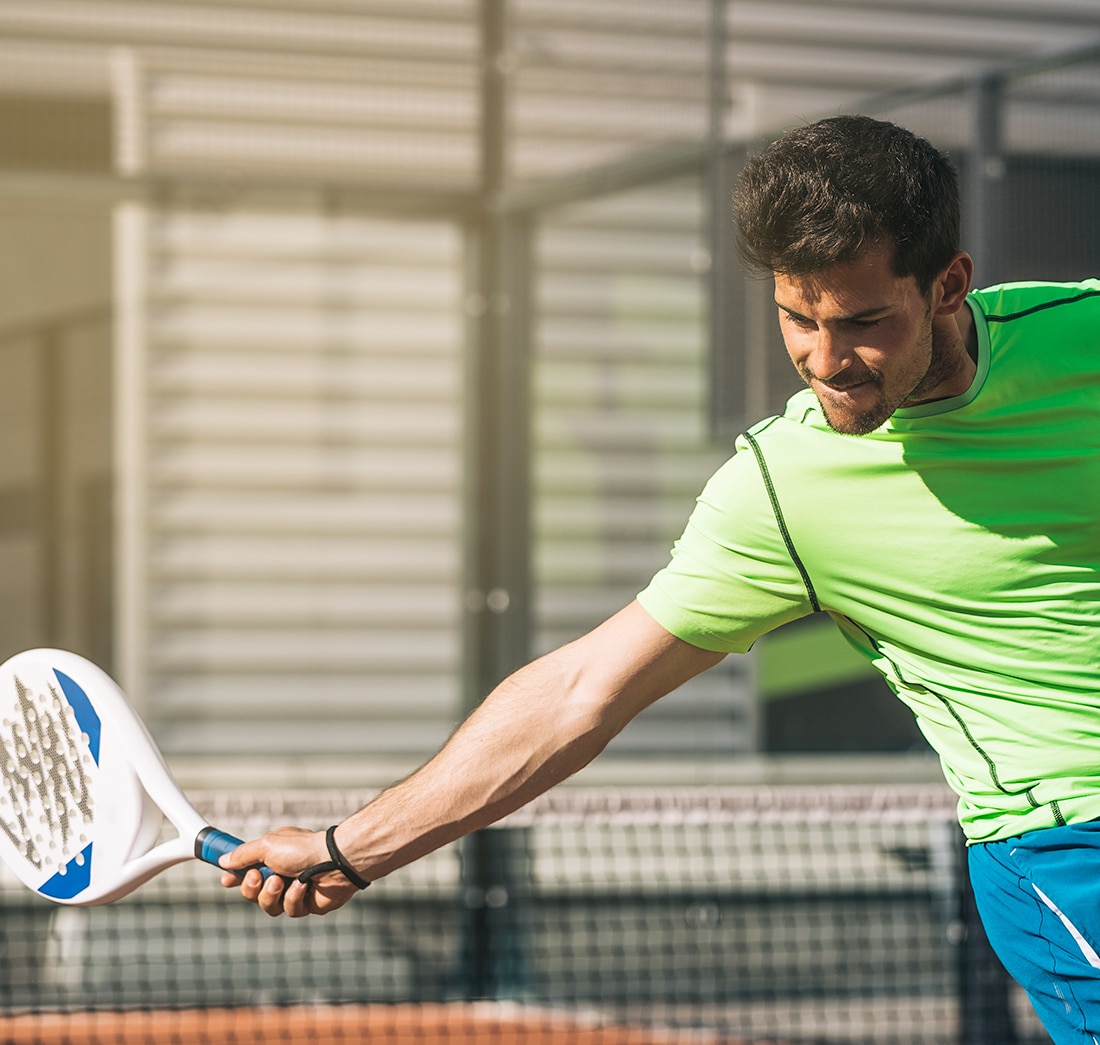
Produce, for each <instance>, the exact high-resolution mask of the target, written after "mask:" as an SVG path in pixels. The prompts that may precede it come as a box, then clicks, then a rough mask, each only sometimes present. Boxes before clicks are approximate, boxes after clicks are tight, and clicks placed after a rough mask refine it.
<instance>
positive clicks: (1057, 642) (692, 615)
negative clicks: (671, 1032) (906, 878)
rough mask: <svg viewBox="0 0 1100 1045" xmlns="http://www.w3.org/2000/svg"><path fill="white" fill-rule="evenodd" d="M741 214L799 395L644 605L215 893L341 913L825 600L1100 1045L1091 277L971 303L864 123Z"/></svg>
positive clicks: (803, 144) (1085, 1030) (993, 911)
mask: <svg viewBox="0 0 1100 1045" xmlns="http://www.w3.org/2000/svg"><path fill="white" fill-rule="evenodd" d="M736 204H737V212H738V223H739V230H740V234H741V245H742V252H743V256H744V257H745V259H746V260H747V261H748V262H749V263H750V264H751V265H752V266H753V267H755V268H757V269H762V270H764V271H766V272H769V273H771V274H772V276H773V278H774V281H775V300H776V304H777V308H778V317H779V323H780V327H781V329H782V333H783V338H784V341H785V343H786V347H787V350H788V352H789V354H790V356H791V359H792V361H793V363H794V365H795V366H796V367H797V369H798V371H799V373H800V374H801V375H802V377H803V379H804V380H805V382H806V384H807V385H808V386H809V387H808V389H805V390H803V391H802V392H800V393H798V394H797V395H795V396H793V397H792V398H791V400H790V402H789V403H788V406H787V409H786V411H785V413H784V415H783V416H782V417H773V418H768V419H766V420H764V421H762V422H761V423H759V424H757V425H756V426H755V427H753V428H751V429H750V430H749V431H748V432H746V433H745V435H744V436H743V437H742V438H741V439H740V440H739V442H738V452H737V453H736V454H735V455H734V456H733V458H731V459H730V461H729V462H727V463H726V465H724V466H723V467H722V468H721V469H720V470H719V471H718V472H717V473H716V475H715V476H714V477H713V478H712V479H711V481H710V482H709V483H708V484H707V487H706V489H705V490H704V492H703V494H702V495H701V497H700V499H699V502H698V505H697V507H696V509H695V511H694V513H693V514H692V516H691V519H690V520H689V522H688V525H687V529H686V530H685V532H684V534H683V536H682V537H681V539H680V540H679V541H678V542H677V545H676V548H675V549H674V552H673V557H672V560H671V562H670V563H669V565H668V566H667V567H666V568H665V569H664V570H662V571H661V572H660V573H658V574H657V576H656V577H654V578H653V580H652V581H651V583H650V584H649V586H648V587H647V588H646V589H645V590H644V591H643V592H642V593H641V594H640V595H639V596H638V599H637V600H636V601H635V602H633V603H632V604H631V605H629V606H627V607H626V608H625V609H623V610H621V611H620V612H619V613H618V614H616V615H615V616H614V617H612V618H611V619H610V620H608V621H607V622H605V623H604V624H602V625H601V626H600V627H598V628H596V629H595V630H594V631H592V632H591V633H589V634H588V635H586V636H584V637H582V638H580V639H578V640H577V641H575V642H573V643H571V644H569V645H566V646H564V647H562V648H561V649H559V650H557V651H556V652H553V653H551V654H549V655H547V656H545V657H543V658H541V659H539V660H537V661H535V662H534V663H532V664H530V665H528V666H527V667H525V668H523V669H521V670H520V671H518V672H517V673H516V674H515V675H513V676H512V677H511V678H509V679H507V680H506V681H505V682H503V683H502V684H501V685H500V686H499V687H498V688H497V689H496V690H495V691H494V692H493V693H492V694H490V695H489V697H488V698H487V699H486V700H485V702H484V703H483V704H482V705H481V707H479V708H478V709H477V710H476V711H475V712H474V713H473V714H472V715H471V716H470V717H469V719H468V720H467V721H466V722H465V723H464V724H463V725H462V726H461V727H460V728H459V730H458V731H457V732H456V733H455V735H454V736H453V737H452V738H451V740H450V741H449V742H448V743H447V744H446V745H445V746H444V747H443V749H442V750H441V751H440V752H439V754H438V755H436V757H435V758H434V759H432V760H431V761H430V762H428V763H427V765H425V766H424V767H423V768H421V769H420V770H418V771H417V772H416V773H414V774H413V775H412V776H410V777H409V778H408V779H406V780H405V781H403V782H401V783H400V784H397V785H395V786H394V787H392V788H390V789H389V790H388V791H386V792H384V793H383V794H382V795H381V796H379V797H378V798H377V799H376V800H375V801H373V802H372V803H371V804H369V805H368V806H366V807H365V808H364V809H362V810H360V811H359V812H357V813H355V814H353V815H352V816H350V817H349V818H348V819H347V820H345V821H344V822H343V823H341V824H339V825H337V826H336V827H335V828H334V829H332V830H331V831H329V832H328V835H327V837H326V836H325V835H323V834H314V833H312V832H307V831H301V830H299V829H293V828H289V829H284V830H282V831H279V832H275V833H273V834H270V835H267V836H265V837H263V838H261V839H258V840H257V841H254V842H250V843H247V844H246V845H244V846H242V847H241V848H240V849H239V850H238V851H237V852H236V853H234V854H232V855H231V856H230V857H227V858H225V859H224V860H223V865H224V866H225V867H227V868H245V867H248V866H249V865H251V864H254V863H259V862H264V863H266V864H268V865H269V866H270V867H272V868H274V869H275V870H277V871H279V872H281V873H282V874H284V875H286V876H288V877H290V876H295V875H298V874H300V873H301V872H303V871H305V872H306V873H305V875H304V877H305V879H306V881H299V880H292V881H291V882H290V884H286V883H285V882H284V881H283V880H282V879H280V878H279V877H272V878H271V879H269V880H268V882H267V883H266V884H265V885H262V887H261V882H260V877H259V875H258V873H257V872H255V871H253V872H251V873H249V874H248V875H246V876H245V878H244V880H243V882H240V883H239V879H236V878H234V877H233V876H232V875H225V876H223V882H224V884H226V885H227V886H229V885H235V884H238V883H239V884H240V888H241V891H242V893H243V894H244V896H245V897H246V898H247V899H249V900H253V901H255V902H258V903H259V905H260V906H261V907H262V908H263V909H264V910H265V911H267V912H268V913H270V914H278V913H286V914H288V915H290V916H291V917H298V916H302V915H305V914H323V913H326V912H327V911H330V910H333V909H335V908H337V907H339V906H341V905H342V904H344V903H345V902H347V900H348V899H349V898H350V897H351V895H353V894H354V892H355V889H356V885H355V884H354V882H355V880H357V879H358V880H359V882H360V884H362V882H363V881H366V880H370V879H374V878H378V877H381V876H382V875H385V874H388V873H389V872H391V871H393V870H394V869H396V868H398V867H400V866H402V865H403V864H406V863H408V862H409V861H411V860H413V859H415V858H417V857H419V856H421V855H423V854H425V853H427V852H429V851H431V850H432V849H435V848H437V847H438V846H440V845H442V844H444V843H446V842H449V841H451V840H453V839H455V838H457V837H459V836H460V835H462V834H464V833H466V832H469V831H471V830H474V829H476V828H479V827H482V826H484V825H486V824H488V823H490V822H492V821H493V820H496V819H498V818H499V817H501V816H503V815H504V814H506V813H508V812H510V811H512V810H514V809H516V808H517V807H519V806H520V805H522V804H524V803H525V802H527V801H529V800H530V799H532V798H534V797H535V796H536V795H538V794H539V793H541V792H543V791H545V790H546V789H547V788H549V787H552V786H553V785H554V784H556V783H558V782H559V781H561V780H562V779H564V778H565V777H567V776H569V775H570V774H571V773H574V772H575V771H577V770H578V769H580V768H581V767H582V766H584V765H585V764H586V763H587V762H589V761H590V760H591V759H592V758H593V757H595V756H596V755H597V754H598V753H599V752H600V751H601V750H602V749H603V747H604V746H605V745H606V744H607V743H608V741H609V740H610V739H611V738H612V737H613V736H614V735H615V734H616V733H617V732H618V731H619V730H621V729H622V728H623V727H624V726H625V725H626V724H627V722H629V721H630V719H632V718H633V717H634V716H635V715H636V714H638V712H640V711H641V710H642V709H643V708H645V707H646V706H648V705H649V704H651V703H652V702H653V701H655V700H657V699H658V698H660V697H661V696H663V695H664V694H666V693H668V692H669V691H671V690H672V689H674V688H676V687H677V686H679V685H680V684H681V683H683V682H685V681H686V680H687V679H689V678H690V677H692V676H693V675H695V674H697V673H699V672H701V671H703V670H705V669H706V668H709V667H711V666H712V665H714V664H716V663H717V662H718V661H719V660H721V659H722V658H723V657H724V656H725V655H726V654H728V653H732V652H744V651H746V650H747V649H748V648H749V647H750V646H751V645H752V643H753V642H754V641H755V640H756V639H757V638H758V637H759V636H760V635H762V634H764V633H766V632H768V631H770V630H772V629H774V628H777V627H779V626H780V625H782V624H784V623H786V622H788V621H791V620H794V619H796V618H798V617H802V616H805V615H807V614H810V613H814V612H819V611H820V612H826V613H829V614H830V615H831V616H832V617H833V619H834V620H835V621H836V623H837V624H838V626H839V627H840V628H841V630H842V631H843V633H844V635H845V636H846V638H847V639H848V640H849V641H850V642H851V643H852V645H853V646H854V647H855V648H856V649H857V650H858V651H859V652H861V653H862V654H863V655H864V656H865V657H866V658H867V659H868V660H869V661H871V662H872V663H873V664H874V665H875V666H876V667H877V668H878V669H879V670H880V671H881V672H882V673H883V675H884V676H885V678H886V679H887V681H888V682H889V684H890V685H891V687H892V688H893V689H894V690H895V692H896V693H897V694H898V696H899V697H900V698H901V699H902V700H904V701H905V702H906V703H907V704H908V705H909V706H910V707H911V708H912V710H913V711H914V713H915V714H916V717H917V721H918V723H919V725H920V727H921V729H922V730H923V732H924V734H925V735H926V736H927V738H928V739H929V741H930V742H931V744H932V745H933V747H935V748H936V750H937V751H938V752H939V754H940V756H941V760H942V763H943V766H944V771H945V773H946V776H947V779H948V781H949V783H950V784H951V786H952V787H953V788H954V789H955V790H956V791H957V792H958V794H959V796H960V802H959V813H960V819H961V820H962V823H963V826H964V829H965V831H966V834H967V837H968V840H969V841H970V842H971V843H972V845H971V848H970V853H971V868H972V877H973V880H974V885H975V890H976V893H977V897H978V902H979V908H980V910H981V913H982V917H983V919H984V920H985V922H986V925H987V930H988V933H989V936H990V938H991V940H992V942H993V944H994V947H995V948H996V949H997V951H998V953H999V954H1000V956H1001V958H1002V960H1003V961H1004V962H1005V964H1006V966H1007V967H1008V968H1009V971H1010V972H1011V973H1012V974H1013V975H1015V976H1016V977H1017V979H1019V981H1020V982H1021V983H1022V984H1023V985H1024V986H1025V988H1026V989H1027V990H1028V992H1029V994H1030V996H1031V998H1032V1001H1033V1003H1034V1004H1035V1007H1036V1009H1037V1010H1038V1012H1039V1013H1040V1015H1041V1017H1042V1018H1043V1020H1044V1022H1045V1023H1046V1025H1047V1027H1048V1028H1049V1030H1050V1032H1051V1034H1052V1035H1053V1036H1054V1038H1055V1041H1056V1042H1058V1043H1059V1045H1062V1043H1069V1042H1074V1043H1079V1042H1100V956H1098V952H1100V904H1097V903H1095V902H1093V893H1094V889H1096V888H1100V887H1094V885H1093V878H1094V877H1097V876H1094V875H1090V874H1089V873H1088V870H1087V869H1086V867H1087V866H1093V867H1095V866H1097V861H1096V858H1095V857H1094V856H1093V855H1092V854H1093V853H1096V851H1097V847H1098V846H1100V821H1098V820H1097V818H1100V708H1098V707H1097V705H1098V703H1100V699H1098V698H1100V683H1098V676H1100V672H1098V669H1100V653H1098V649H1100V641H1098V639H1097V633H1096V630H1095V621H1096V618H1097V615H1098V609H1100V521H1098V520H1100V452H1098V451H1100V353H1097V351H1096V349H1095V343H1096V332H1097V328H1098V323H1100V282H1098V281H1089V282H1086V283H1082V284H1075V285H1066V284H1062V285H1044V284H1021V285H1017V286H1005V287H997V288H992V289H990V290H986V291H979V292H973V293H970V282H971V276H972V268H973V266H972V263H971V260H970V258H969V257H968V256H967V255H966V254H965V253H963V252H962V251H961V250H960V249H959V246H958V239H959V207H958V190H957V184H956V177H955V174H954V172H953V170H952V168H951V166H950V164H949V162H948V161H947V160H946V158H945V157H944V156H942V155H941V154H940V153H938V152H937V151H936V150H935V149H933V148H932V147H931V146H930V145H929V144H928V143H927V142H925V141H923V140H922V139H920V138H918V137H916V136H914V135H913V134H911V133H910V132H908V131H905V130H902V129H901V128H898V127H895V126H893V125H891V124H888V123H883V122H880V121H875V120H871V119H869V118H866V117H840V118H836V119H830V120H825V121H821V122H820V123H817V124H813V125H811V126H809V127H804V128H800V129H798V130H796V131H793V132H791V133H790V134H788V135H786V136H785V137H783V138H781V139H780V140H779V141H778V142H776V143H774V144H773V145H772V146H771V147H770V148H769V149H767V150H765V151H764V152H763V153H761V154H760V155H759V156H758V157H756V158H754V159H753V160H752V161H751V162H750V163H749V164H748V165H747V167H746V169H745V171H744V174H743V176H742V179H741V183H740V186H739V189H738V192H737V196H736ZM1090 860H1091V865H1089V864H1088V863H1087V861H1090Z"/></svg>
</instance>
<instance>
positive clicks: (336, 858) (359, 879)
mask: <svg viewBox="0 0 1100 1045" xmlns="http://www.w3.org/2000/svg"><path fill="white" fill-rule="evenodd" d="M336 827H337V825H336V824H333V825H332V827H330V828H329V829H328V830H327V831H326V832H325V846H326V848H327V849H328V855H329V856H331V857H332V859H331V860H326V861H325V862H324V863H323V864H314V865H313V866H312V867H307V868H306V869H305V870H304V871H303V872H302V873H301V874H300V875H298V881H299V882H305V883H308V882H309V880H310V879H311V878H313V877H314V876H315V875H319V874H324V873H325V872H326V871H339V872H340V873H341V874H342V875H343V876H344V877H345V878H346V879H347V880H348V881H349V882H351V884H352V885H354V886H355V888H356V889H366V887H367V886H368V885H370V882H368V881H367V880H366V879H365V878H363V876H362V875H361V874H359V872H358V871H356V870H355V868H354V867H352V866H351V864H349V863H348V861H347V859H346V857H345V856H344V854H343V853H341V852H340V850H339V848H338V847H337V845H336Z"/></svg>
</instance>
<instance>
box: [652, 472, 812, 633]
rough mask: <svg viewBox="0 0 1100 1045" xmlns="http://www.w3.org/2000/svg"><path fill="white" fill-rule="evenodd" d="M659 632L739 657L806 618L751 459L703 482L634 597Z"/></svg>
mask: <svg viewBox="0 0 1100 1045" xmlns="http://www.w3.org/2000/svg"><path fill="white" fill-rule="evenodd" d="M638 601H639V602H640V603H641V605H642V607H643V609H645V610H646V612H647V613H649V615H650V616H651V617H653V619H654V620H655V621H656V622H657V623H658V624H660V625H661V626H662V627H663V628H665V629H666V630H667V631H669V632H671V633H672V634H673V635H676V636H677V637H678V638H681V639H683V640H684V641H685V642H689V643H691V644H692V645H693V646H698V647H700V648H701V649H707V650H713V651H715V652H722V653H744V652H746V651H747V650H748V649H749V648H750V647H751V646H752V644H753V643H754V642H755V641H756V640H757V639H758V638H759V637H760V636H761V635H763V634H765V633H766V632H769V631H772V630H774V629H775V628H777V627H779V626H780V625H781V624H786V623H787V622H788V621H792V620H796V619H797V618H799V617H803V616H806V615H807V614H809V613H810V612H812V607H811V605H810V601H809V596H808V594H807V592H806V587H805V584H804V583H803V581H802V577H801V575H800V574H799V572H798V569H797V567H796V566H795V564H794V563H793V562H792V560H791V557H790V555H789V553H788V551H787V547H786V545H785V543H784V541H783V536H782V534H781V533H780V531H779V527H778V525H777V523H776V519H775V514H774V512H773V510H772V506H771V501H770V499H769V497H768V492H767V488H766V486H765V484H764V480H763V478H762V476H761V474H760V469H759V467H758V466H757V463H756V460H755V458H754V456H753V454H752V453H751V452H747V451H745V450H740V451H739V452H738V453H736V454H735V455H734V456H733V457H732V458H730V459H729V460H728V461H727V462H726V463H725V464H724V465H723V466H722V467H721V468H720V469H719V470H718V471H717V472H716V473H715V474H714V476H713V477H712V478H711V479H710V481H709V482H708V483H707V485H706V487H705V488H704V490H703V492H702V494H700V496H699V499H698V501H697V502H696V506H695V510H694V511H693V512H692V514H691V518H690V519H689V520H688V523H687V527H686V528H685V530H684V532H683V534H682V535H681V537H680V539H679V540H678V541H677V542H676V544H675V545H674V546H673V549H672V557H671V560H670V561H669V563H668V565H667V566H666V567H665V568H664V569H663V570H661V571H660V572H659V573H657V574H656V575H655V576H654V577H653V579H652V580H651V581H650V583H649V585H648V586H647V587H646V588H645V589H644V590H643V591H642V592H641V593H640V594H639V595H638Z"/></svg>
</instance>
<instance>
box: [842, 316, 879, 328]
mask: <svg viewBox="0 0 1100 1045" xmlns="http://www.w3.org/2000/svg"><path fill="white" fill-rule="evenodd" d="M848 322H849V323H850V324H851V325H852V326H853V327H859V329H860V330H869V329H870V328H871V327H877V326H878V325H879V323H881V322H882V320H881V319H850V320H848Z"/></svg>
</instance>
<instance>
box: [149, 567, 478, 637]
mask: <svg viewBox="0 0 1100 1045" xmlns="http://www.w3.org/2000/svg"><path fill="white" fill-rule="evenodd" d="M447 579H448V578H447V577H441V578H440V581H439V583H437V584H435V585H432V584H429V583H426V582H420V583H418V584H417V583H412V582H404V583H400V584H396V583H390V584H388V585H386V584H382V583H379V582H377V581H375V582H373V583H371V582H364V581H357V580H356V579H354V578H348V579H344V580H340V581H334V582H332V583H330V584H321V583H318V582H317V581H316V580H312V579H311V580H310V581H309V582H308V583H307V582H299V583H293V582H283V583H280V582H279V581H278V580H276V579H275V578H272V577H267V576H265V577H262V578H259V579H257V580H256V581H252V582H247V581H238V582H236V583H232V582H230V581H229V580H227V579H216V580H210V581H206V582H203V581H179V582H176V583H174V584H173V585H172V586H171V587H170V588H165V589H164V590H162V591H160V592H159V593H158V594H157V597H156V599H155V601H154V602H153V604H152V605H151V606H150V613H151V615H152V619H153V620H154V621H155V622H156V624H157V625H158V626H159V627H164V628H173V629H180V630H197V629H198V628H200V627H203V628H211V629H214V628H223V627H231V626H239V625H240V624H241V622H242V621H247V622H248V624H249V625H250V626H251V627H253V628H268V627H273V628H276V629H286V628H290V627H294V628H300V629H302V630H308V629H310V628H320V627H328V626H334V627H339V628H343V629H347V628H348V627H355V628H393V627H396V626H400V627H402V628H406V627H407V628H413V629H416V631H417V632H419V633H426V632H428V631H432V630H438V629H446V628H453V627H454V626H455V625H456V623H457V621H458V612H459V600H458V595H457V593H456V592H455V590H454V587H453V585H449V584H447V583H446V581H447Z"/></svg>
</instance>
